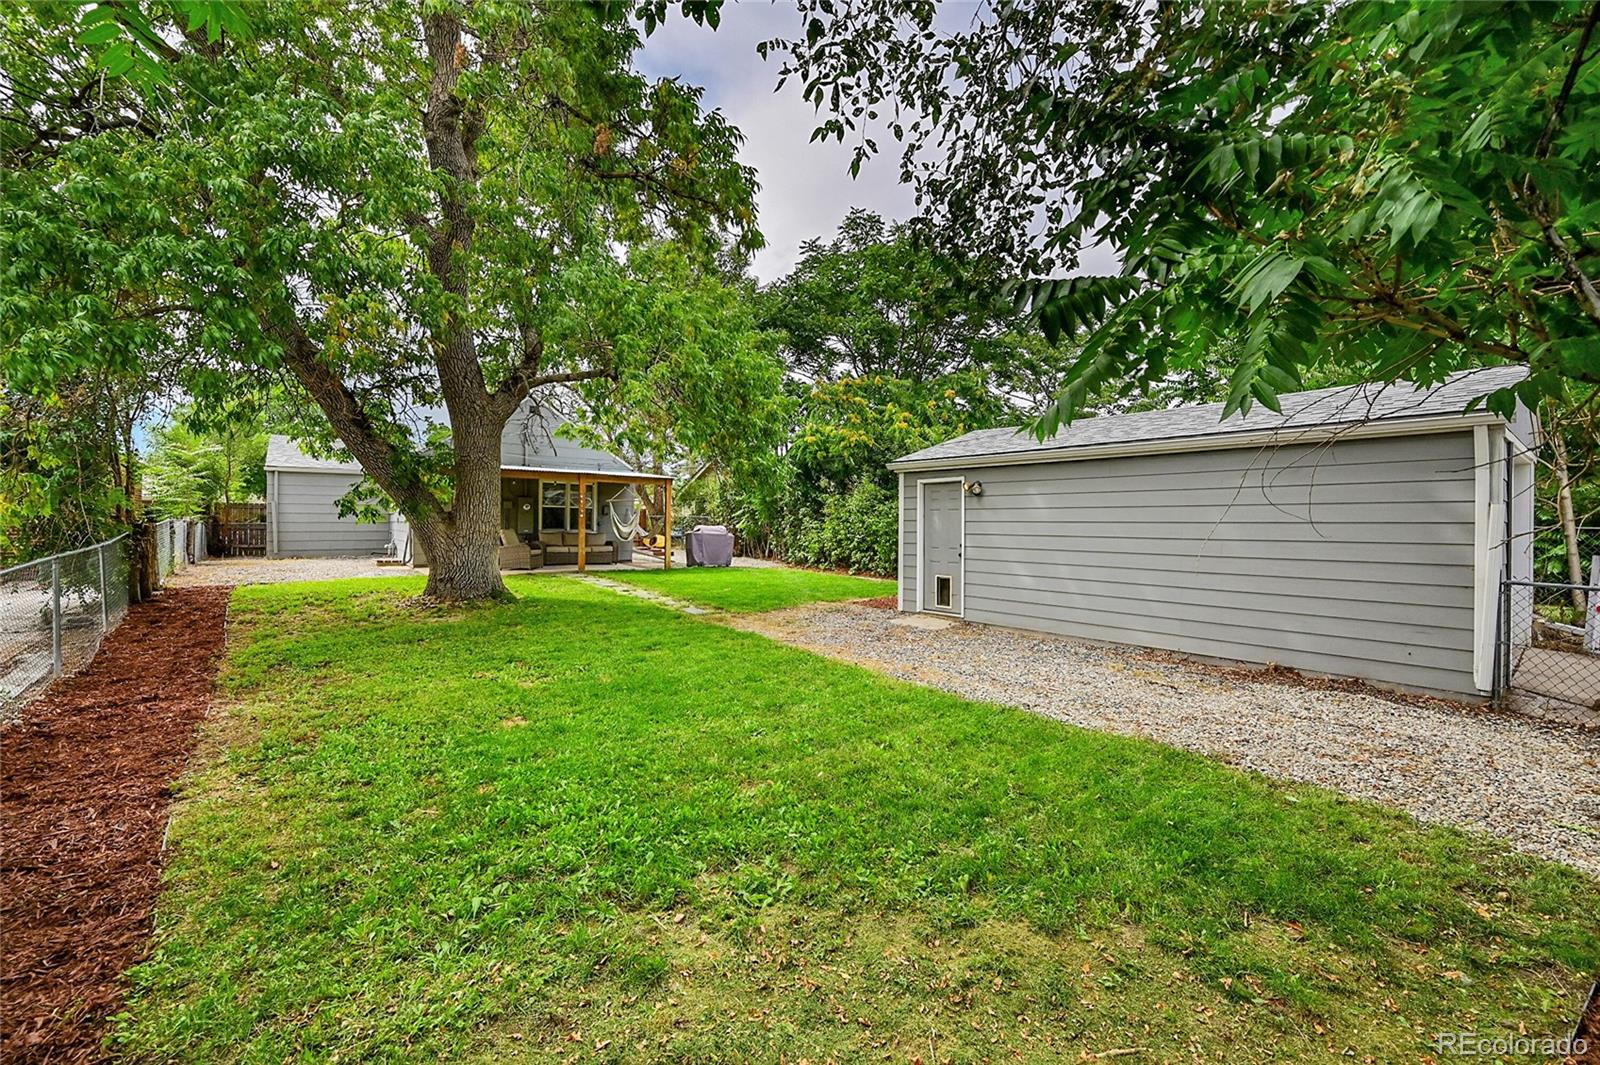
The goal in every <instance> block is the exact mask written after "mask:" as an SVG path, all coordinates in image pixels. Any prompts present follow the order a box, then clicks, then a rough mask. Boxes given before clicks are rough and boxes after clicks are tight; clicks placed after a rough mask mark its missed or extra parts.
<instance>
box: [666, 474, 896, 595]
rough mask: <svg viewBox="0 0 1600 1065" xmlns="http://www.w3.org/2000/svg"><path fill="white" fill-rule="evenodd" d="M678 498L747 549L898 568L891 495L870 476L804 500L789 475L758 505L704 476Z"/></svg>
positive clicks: (861, 569) (832, 565) (866, 567)
mask: <svg viewBox="0 0 1600 1065" xmlns="http://www.w3.org/2000/svg"><path fill="white" fill-rule="evenodd" d="M679 503H680V506H679V512H680V513H682V514H696V515H702V516H704V517H705V518H706V519H707V520H709V521H713V522H716V523H718V524H722V525H726V526H728V527H729V528H730V529H732V530H733V531H734V533H735V535H737V536H738V538H739V549H740V550H741V551H742V552H743V553H744V554H747V555H753V556H756V557H763V558H778V559H782V560H783V561H785V562H792V563H794V564H796V565H800V566H816V567H819V568H822V569H844V570H849V571H851V572H852V573H870V574H874V575H878V576H893V575H894V572H895V564H896V562H897V561H898V550H897V545H896V543H895V538H896V536H897V534H898V532H899V521H898V518H897V515H896V514H895V493H894V492H893V491H892V490H890V489H887V488H884V487H883V486H881V485H879V484H876V483H874V482H873V481H871V480H867V479H863V480H860V481H857V482H856V483H855V485H854V486H853V487H851V488H850V489H849V490H848V491H846V492H843V493H839V492H820V493H816V494H813V495H811V497H810V498H809V499H808V498H806V496H805V495H802V493H801V492H799V491H798V490H797V488H796V486H795V484H794V482H793V481H790V482H789V483H788V484H787V485H786V486H785V488H784V489H782V490H781V495H780V498H779V500H778V501H777V502H776V503H771V504H768V505H767V506H766V507H762V506H760V505H758V504H757V502H756V501H755V500H754V499H752V498H751V497H750V496H748V495H746V494H745V493H743V492H741V491H740V489H739V487H738V486H736V485H735V484H733V483H732V482H731V481H730V480H729V479H727V478H725V477H706V478H702V479H701V480H699V481H697V482H695V483H694V484H693V485H692V486H690V488H689V489H687V490H685V491H684V492H683V494H682V496H681V497H680V499H679Z"/></svg>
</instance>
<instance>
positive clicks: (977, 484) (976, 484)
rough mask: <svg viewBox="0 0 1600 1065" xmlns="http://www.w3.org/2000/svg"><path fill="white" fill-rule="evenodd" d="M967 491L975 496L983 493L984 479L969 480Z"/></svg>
mask: <svg viewBox="0 0 1600 1065" xmlns="http://www.w3.org/2000/svg"><path fill="white" fill-rule="evenodd" d="M967 491H968V492H970V493H971V494H972V495H975V496H981V495H983V482H982V481H968V482H967Z"/></svg>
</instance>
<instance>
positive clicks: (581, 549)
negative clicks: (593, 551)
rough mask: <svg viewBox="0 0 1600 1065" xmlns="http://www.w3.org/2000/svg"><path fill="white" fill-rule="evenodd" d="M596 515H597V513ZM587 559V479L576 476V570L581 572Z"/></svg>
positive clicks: (585, 565) (586, 563)
mask: <svg viewBox="0 0 1600 1065" xmlns="http://www.w3.org/2000/svg"><path fill="white" fill-rule="evenodd" d="M597 516H598V515H597ZM588 561H589V479H588V478H587V477H579V478H578V572H579V573H582V572H583V571H584V569H585V568H586V567H587V565H588Z"/></svg>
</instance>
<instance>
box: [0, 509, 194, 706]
mask: <svg viewBox="0 0 1600 1065" xmlns="http://www.w3.org/2000/svg"><path fill="white" fill-rule="evenodd" d="M154 535H155V545H156V572H157V574H158V584H159V583H160V582H162V581H165V580H166V579H167V577H169V576H170V575H171V574H172V573H173V572H174V571H176V570H177V569H179V568H181V567H182V566H184V565H186V564H188V563H190V562H198V561H200V560H201V559H204V558H205V557H206V556H205V550H206V542H205V525H204V524H203V523H201V522H193V521H163V522H159V523H157V524H156V525H155V527H154ZM130 556H131V548H130V541H129V538H128V535H127V534H126V533H124V534H123V535H121V536H118V537H116V538H115V539H112V540H107V541H106V542H104V543H100V544H95V545H94V546H92V547H85V548H81V549H79V550H77V551H67V552H64V553H62V554H59V555H51V556H50V557H49V558H41V559H35V560H34V561H32V562H24V563H22V564H20V565H17V566H12V567H10V568H9V569H6V570H0V720H9V719H10V718H12V717H14V716H15V715H16V713H17V711H18V710H20V709H21V707H22V704H23V703H25V702H26V701H27V700H28V699H30V698H32V697H33V696H34V695H36V694H37V693H38V692H39V691H40V690H42V689H43V688H44V686H45V685H47V684H48V683H49V682H50V681H51V680H53V679H55V678H56V677H59V676H61V675H62V674H65V673H73V672H76V671H77V670H80V669H82V668H83V667H84V666H86V665H88V664H89V662H90V660H91V659H93V658H94V655H95V652H96V651H98V650H99V649H100V641H101V640H103V639H104V638H105V636H106V634H107V633H109V632H110V631H111V630H112V629H114V628H116V627H117V623H118V622H120V621H121V620H122V618H123V616H124V615H126V614H127V612H128V587H129V583H130V577H129V566H130V565H131V564H132V559H131V557H130Z"/></svg>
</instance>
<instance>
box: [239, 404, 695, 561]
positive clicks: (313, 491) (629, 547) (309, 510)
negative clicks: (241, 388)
mask: <svg viewBox="0 0 1600 1065" xmlns="http://www.w3.org/2000/svg"><path fill="white" fill-rule="evenodd" d="M266 469H267V554H268V555H272V556H304V555H347V556H349V555H354V556H359V555H378V554H384V553H386V552H389V551H392V552H394V553H395V554H396V556H397V557H401V558H408V559H410V560H411V561H412V562H413V564H416V565H426V564H427V560H426V558H425V556H424V553H423V552H422V550H421V544H420V543H412V542H410V541H411V538H410V535H409V530H408V528H407V526H406V523H405V519H404V518H402V517H400V516H399V515H395V516H394V517H393V518H392V519H391V520H390V521H389V522H388V523H385V524H370V523H360V522H357V521H356V520H355V519H354V518H346V517H340V516H339V508H338V502H339V499H340V497H342V496H343V495H344V494H345V493H347V492H348V491H349V490H350V489H351V487H353V486H354V485H355V484H356V482H358V481H359V480H360V479H361V477H362V472H361V467H360V466H359V465H358V464H356V463H354V462H337V461H331V460H327V459H318V458H312V457H311V456H309V455H306V454H305V453H304V452H303V451H301V450H300V448H298V447H297V446H295V444H294V442H293V441H291V440H289V439H288V438H287V437H283V436H273V437H272V438H271V439H270V440H269V441H268V444H267V462H266ZM647 485H663V486H664V487H665V489H666V498H667V510H668V520H669V521H670V513H671V492H672V479H671V478H670V477H668V476H666V475H663V474H653V473H644V472H642V471H639V470H635V469H632V468H631V467H629V465H628V464H627V463H626V462H624V461H623V460H622V459H620V458H618V457H617V456H616V455H613V454H611V453H610V452H607V451H601V450H598V449H595V448H591V447H586V446H584V445H583V444H581V443H579V442H577V441H576V440H574V439H572V437H571V436H569V435H567V434H565V433H564V432H563V431H562V429H561V428H560V427H559V426H556V427H554V428H552V426H551V425H550V424H549V423H548V422H547V421H546V420H545V419H543V418H541V417H540V416H539V415H538V413H537V412H535V411H534V410H533V408H532V407H531V405H529V404H527V403H524V404H523V406H522V407H521V408H520V409H519V410H518V411H517V413H516V414H514V415H512V417H511V419H510V420H509V421H508V422H507V423H506V427H505V429H504V431H503V432H502V433H501V439H500V525H501V529H502V533H503V541H505V542H508V546H513V547H514V546H515V544H516V543H517V542H521V543H522V544H523V545H526V546H528V547H530V548H531V549H532V551H531V555H532V559H531V560H529V559H525V560H524V561H523V562H521V563H518V565H519V568H520V566H522V565H527V564H529V562H530V561H532V560H536V561H533V562H532V564H546V563H547V564H551V565H561V564H570V563H576V564H578V565H580V566H587V565H589V564H591V563H598V564H606V563H612V562H627V561H630V560H631V559H632V557H633V542H632V539H631V536H630V535H628V532H629V530H628V521H629V519H630V518H632V517H633V515H634V514H635V508H636V503H637V499H636V492H635V489H636V488H637V487H639V486H647ZM511 554H512V553H510V552H503V557H507V558H509V557H511Z"/></svg>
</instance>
